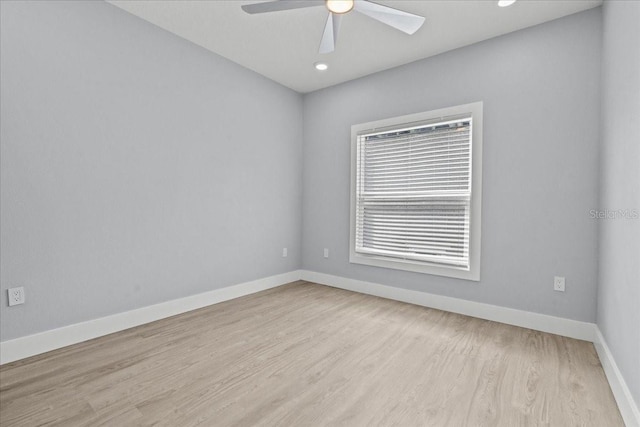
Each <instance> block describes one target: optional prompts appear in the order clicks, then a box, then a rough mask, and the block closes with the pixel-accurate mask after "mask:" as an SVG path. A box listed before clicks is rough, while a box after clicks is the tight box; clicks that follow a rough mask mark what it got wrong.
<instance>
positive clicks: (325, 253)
mask: <svg viewBox="0 0 640 427" xmlns="http://www.w3.org/2000/svg"><path fill="white" fill-rule="evenodd" d="M324 257H325V258H329V249H327V248H324Z"/></svg>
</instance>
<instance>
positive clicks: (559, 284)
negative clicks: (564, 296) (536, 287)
mask: <svg viewBox="0 0 640 427" xmlns="http://www.w3.org/2000/svg"><path fill="white" fill-rule="evenodd" d="M553 290H554V291H558V292H564V277H560V276H556V277H554V278H553Z"/></svg>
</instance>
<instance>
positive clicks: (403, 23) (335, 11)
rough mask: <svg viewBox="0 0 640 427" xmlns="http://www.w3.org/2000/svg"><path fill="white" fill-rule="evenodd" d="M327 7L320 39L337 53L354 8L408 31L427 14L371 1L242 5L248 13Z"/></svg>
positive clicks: (282, 1) (326, 48)
mask: <svg viewBox="0 0 640 427" xmlns="http://www.w3.org/2000/svg"><path fill="white" fill-rule="evenodd" d="M313 6H325V7H326V8H327V9H328V10H329V17H328V18H327V23H326V25H325V27H324V32H323V33H322V40H321V41H320V50H319V52H320V53H329V52H333V50H334V49H335V44H336V41H337V39H338V30H339V29H340V20H341V19H342V16H343V15H345V14H347V13H349V12H351V11H352V10H354V11H356V12H360V13H362V14H363V15H366V16H368V17H370V18H373V19H375V20H377V21H380V22H382V23H383V24H387V25H389V26H391V27H393V28H395V29H397V30H400V31H402V32H404V33H407V34H413V33H415V32H416V31H418V29H419V28H420V27H421V26H422V24H423V23H424V17H422V16H419V15H414V14H413V13H408V12H403V11H402V10H398V9H394V8H392V7H388V6H383V5H381V4H377V3H374V2H371V1H368V0H275V1H268V2H262V3H253V4H247V5H243V6H242V10H244V11H245V12H247V13H250V14H254V13H266V12H279V11H281V10H290V9H301V8H304V7H313Z"/></svg>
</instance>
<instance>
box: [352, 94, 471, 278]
mask: <svg viewBox="0 0 640 427" xmlns="http://www.w3.org/2000/svg"><path fill="white" fill-rule="evenodd" d="M351 139H352V141H351V157H352V166H351V239H350V240H351V250H350V261H351V262H352V263H358V264H367V265H374V266H378V267H387V268H395V269H401V270H409V271H417V272H422V273H429V274H436V275H441V276H450V277H457V278H462V279H468V280H476V281H477V280H480V207H481V181H482V103H481V102H476V103H473V104H467V105H460V106H457V107H451V108H444V109H441V110H436V111H430V112H426V113H419V114H412V115H409V116H403V117H396V118H393V119H387V120H381V121H376V122H371V123H364V124H359V125H354V126H352V127H351Z"/></svg>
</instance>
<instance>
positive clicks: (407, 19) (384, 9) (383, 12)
mask: <svg viewBox="0 0 640 427" xmlns="http://www.w3.org/2000/svg"><path fill="white" fill-rule="evenodd" d="M354 9H355V10H357V11H358V12H360V13H362V14H363V15H367V16H368V17H369V18H373V19H375V20H377V21H380V22H382V23H383V24H387V25H389V26H391V27H393V28H395V29H397V30H400V31H402V32H404V33H407V34H413V33H415V32H416V31H418V29H420V27H422V24H423V23H424V17H422V16H419V15H414V14H413V13H409V12H403V11H402V10H398V9H394V8H392V7H388V6H383V5H381V4H377V3H373V2H370V1H367V0H356V2H355V5H354Z"/></svg>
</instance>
